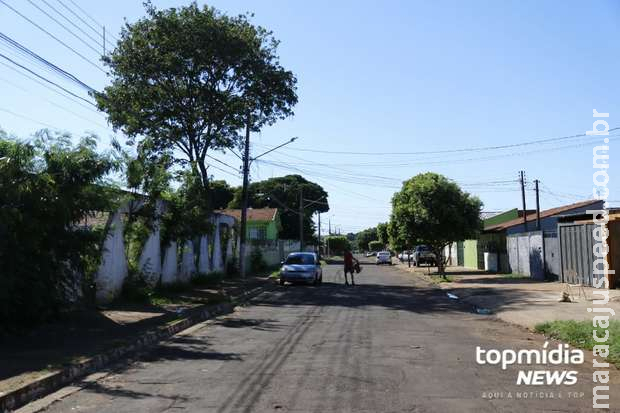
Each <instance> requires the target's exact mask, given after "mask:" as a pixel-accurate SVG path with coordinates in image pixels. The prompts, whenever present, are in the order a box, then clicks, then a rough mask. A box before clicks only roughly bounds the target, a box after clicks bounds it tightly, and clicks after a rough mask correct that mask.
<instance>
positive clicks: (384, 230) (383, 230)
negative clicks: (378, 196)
mask: <svg viewBox="0 0 620 413" xmlns="http://www.w3.org/2000/svg"><path fill="white" fill-rule="evenodd" d="M377 239H378V241H379V242H381V244H383V247H385V246H386V245H387V244H388V243H389V237H388V224H387V222H382V223H380V224H377Z"/></svg>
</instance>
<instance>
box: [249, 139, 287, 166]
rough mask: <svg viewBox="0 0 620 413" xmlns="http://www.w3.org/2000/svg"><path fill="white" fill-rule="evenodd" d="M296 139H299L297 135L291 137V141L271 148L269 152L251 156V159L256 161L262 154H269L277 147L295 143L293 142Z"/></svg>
mask: <svg viewBox="0 0 620 413" xmlns="http://www.w3.org/2000/svg"><path fill="white" fill-rule="evenodd" d="M296 140H297V137H296V136H295V137H293V138H291V139H290V140H289V141H287V142H284V143H283V144H281V145H278V146H276V147H275V148H271V149H269V150H268V151H267V152H263V153H261V154H260V155H256V156H255V157H253V158H250V161H255V160H256V159H258V158H260V157H261V156H264V155H267V154H268V153H271V152H273V151H275V150H276V149H280V148H281V147H283V146H284V145H288V144H289V143H293V142H295V141H296Z"/></svg>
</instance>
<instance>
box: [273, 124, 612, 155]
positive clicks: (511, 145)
mask: <svg viewBox="0 0 620 413" xmlns="http://www.w3.org/2000/svg"><path fill="white" fill-rule="evenodd" d="M619 129H620V127H616V128H611V129H609V131H608V132H612V131H616V130H619ZM586 136H590V135H586V134H585V133H580V134H577V135H570V136H561V137H554V138H546V139H538V140H533V141H528V142H521V143H513V144H509V145H496V146H482V147H477V148H460V149H445V150H437V151H416V152H351V151H328V150H321V149H308V148H294V147H293V148H286V149H285V150H287V151H300V152H313V153H325V154H334V155H373V156H375V155H428V154H445V153H460V152H479V151H488V150H498V149H509V148H516V147H521V146H529V145H536V144H541V143H550V142H557V141H562V140H568V139H575V138H581V137H586Z"/></svg>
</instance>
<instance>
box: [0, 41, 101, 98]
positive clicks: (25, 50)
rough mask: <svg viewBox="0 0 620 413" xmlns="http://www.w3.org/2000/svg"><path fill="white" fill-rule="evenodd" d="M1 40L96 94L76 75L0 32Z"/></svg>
mask: <svg viewBox="0 0 620 413" xmlns="http://www.w3.org/2000/svg"><path fill="white" fill-rule="evenodd" d="M0 40H3V41H4V42H5V43H7V44H8V45H9V46H11V47H12V48H14V49H17V50H18V51H19V52H21V53H22V54H25V55H26V56H30V57H31V58H33V59H35V61H37V62H39V63H41V64H43V65H45V66H46V67H47V68H50V69H51V70H52V71H54V72H55V73H57V74H59V75H61V76H63V77H64V78H66V79H68V80H70V81H72V82H74V83H76V84H77V85H79V86H80V87H83V88H84V89H86V90H87V91H89V92H94V91H95V89H94V88H92V87H90V86H89V85H87V84H86V83H84V82H83V81H81V80H80V79H78V78H77V76H75V75H74V74H72V73H69V72H67V71H66V70H64V69H61V68H60V67H58V66H56V65H55V64H53V63H52V62H50V61H49V60H47V59H45V58H43V57H41V56H39V55H38V54H36V53H35V52H33V51H32V50H30V49H29V48H27V47H26V46H24V45H22V44H21V43H19V42H18V41H16V40H14V39H12V38H10V37H9V36H7V35H6V34H4V33H2V32H0Z"/></svg>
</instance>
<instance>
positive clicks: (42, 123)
mask: <svg viewBox="0 0 620 413" xmlns="http://www.w3.org/2000/svg"><path fill="white" fill-rule="evenodd" d="M0 112H6V113H8V114H11V115H13V116H16V117H18V118H22V119H25V120H28V121H30V122H34V123H37V124H39V125H42V126H45V127H46V128H51V129H56V130H60V129H59V128H57V127H56V126H53V125H50V124H49V123H45V122H41V121H38V120H36V119H33V118H31V117H29V116H26V115H22V114H20V113H17V112H13V111H12V110H10V109H6V108H1V107H0Z"/></svg>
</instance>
